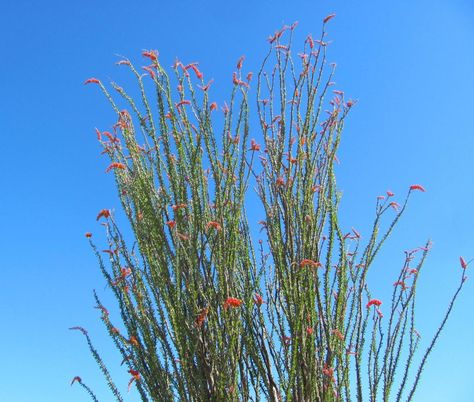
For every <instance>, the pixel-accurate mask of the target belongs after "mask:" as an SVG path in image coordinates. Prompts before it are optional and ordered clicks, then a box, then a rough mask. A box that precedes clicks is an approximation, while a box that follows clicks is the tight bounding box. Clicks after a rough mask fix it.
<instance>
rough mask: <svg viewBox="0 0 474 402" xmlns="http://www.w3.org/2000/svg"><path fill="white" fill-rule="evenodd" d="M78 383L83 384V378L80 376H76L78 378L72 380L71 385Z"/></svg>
mask: <svg viewBox="0 0 474 402" xmlns="http://www.w3.org/2000/svg"><path fill="white" fill-rule="evenodd" d="M76 381H77V382H79V383H81V382H82V380H81V377H79V376H77V375H76V376H75V377H74V378H73V379H72V381H71V385H72V384H74V383H75V382H76Z"/></svg>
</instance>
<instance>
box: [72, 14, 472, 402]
mask: <svg viewBox="0 0 474 402" xmlns="http://www.w3.org/2000/svg"><path fill="white" fill-rule="evenodd" d="M332 17H333V15H330V16H328V17H326V18H325V19H324V21H323V29H322V33H321V35H320V37H319V40H315V39H313V38H312V37H311V36H308V37H307V39H306V41H305V43H304V48H303V49H302V51H301V53H298V58H297V59H296V60H295V59H293V58H292V53H291V48H292V36H293V30H294V28H295V26H296V24H294V25H292V26H289V27H287V26H285V27H284V28H282V29H281V30H279V31H277V32H276V33H275V34H274V35H273V36H271V37H270V38H269V42H270V46H269V52H268V54H267V55H266V57H265V59H264V62H263V64H262V67H261V69H260V71H259V72H258V74H257V77H256V84H255V87H256V98H257V99H256V101H257V102H256V107H255V108H252V107H251V106H250V102H249V96H250V94H251V84H252V83H253V81H252V73H248V74H245V73H244V72H243V61H244V60H243V58H241V59H239V61H238V63H237V66H236V72H235V73H234V74H233V77H232V83H233V85H232V91H231V94H230V99H229V102H228V103H224V104H223V105H221V106H220V107H219V106H218V105H217V104H216V103H215V102H213V101H212V95H211V93H212V88H211V81H209V82H208V81H206V80H204V75H203V73H202V72H201V71H200V70H199V68H198V65H197V64H196V63H191V64H187V65H185V64H184V63H181V62H180V61H176V63H175V64H174V66H173V74H174V76H172V77H170V76H168V74H167V73H166V72H165V70H164V68H163V67H162V65H161V64H160V62H159V57H158V52H157V51H152V50H150V51H145V52H143V56H144V57H145V58H146V59H147V60H148V61H149V63H150V64H149V65H148V66H145V67H143V70H144V71H145V72H146V74H144V75H143V74H142V72H141V70H138V69H137V68H136V67H135V66H134V65H133V64H132V62H131V61H130V60H121V61H119V63H118V64H120V65H124V66H126V67H127V68H128V69H129V70H130V71H131V73H132V74H133V76H134V77H135V78H136V80H137V82H138V88H139V91H140V99H139V100H136V99H133V98H132V97H130V96H129V95H128V93H127V92H126V91H125V90H124V89H123V88H122V87H120V86H118V85H117V84H115V83H112V84H111V86H112V88H113V89H114V90H115V92H116V93H117V96H118V99H120V102H125V103H126V104H127V105H128V106H127V109H125V110H122V109H121V107H119V106H118V104H119V103H118V102H119V101H116V100H115V98H114V97H113V96H112V94H111V92H109V90H108V89H107V88H106V87H105V86H104V85H103V84H102V82H101V81H99V80H97V79H95V78H91V79H88V80H87V81H86V83H87V84H97V85H98V86H99V87H100V89H101V90H102V92H103V93H104V94H105V96H106V97H107V99H108V100H109V101H110V103H111V105H112V107H113V109H114V111H115V112H116V114H117V122H116V123H115V124H114V126H113V132H100V131H99V130H98V131H97V134H98V139H99V141H100V143H101V144H102V146H103V149H104V153H105V154H106V155H107V156H108V157H109V158H110V165H109V167H108V168H107V171H108V172H113V174H114V175H115V179H116V184H117V188H118V194H119V196H120V200H121V204H122V207H123V209H124V211H125V213H126V216H127V217H128V220H129V222H130V225H131V228H132V230H133V233H134V237H135V244H134V245H133V246H129V245H127V244H126V242H125V240H124V238H123V236H122V234H121V232H120V230H119V228H118V226H117V224H116V221H115V220H114V218H113V216H112V214H111V211H110V210H109V209H103V210H101V211H100V212H99V214H98V216H97V220H100V221H103V222H104V224H105V226H106V232H107V239H108V245H107V248H106V249H105V250H103V251H101V250H100V249H102V247H100V248H97V246H96V245H95V244H94V243H93V242H92V239H91V234H90V233H88V234H86V236H87V237H88V238H89V240H90V241H91V245H92V247H93V250H94V251H95V253H96V255H97V258H98V261H99V266H100V269H101V270H102V273H103V275H104V277H105V279H106V281H107V283H108V285H109V287H110V289H111V290H112V292H113V294H114V295H115V298H116V300H117V303H118V308H119V311H120V314H121V317H120V319H119V321H120V325H121V326H123V327H124V328H125V332H123V331H122V332H121V331H119V330H118V329H117V327H116V326H115V325H114V323H113V322H112V319H111V317H110V316H109V312H108V310H107V309H106V307H105V306H104V305H103V304H102V303H101V300H100V299H99V297H98V295H97V294H96V293H94V296H95V300H96V302H97V307H98V308H99V309H100V310H101V314H102V321H103V322H104V324H105V326H106V328H107V330H108V333H109V335H110V337H111V338H112V340H113V342H114V343H115V346H116V347H117V349H118V351H119V353H120V354H121V355H122V357H123V361H124V364H125V365H126V367H127V370H128V373H129V374H130V382H129V388H130V387H131V386H133V385H135V386H136V387H137V389H138V392H139V393H140V396H141V398H142V400H143V401H175V400H180V401H223V400H229V401H266V400H268V401H301V402H302V401H340V400H341V401H342V400H344V401H365V400H367V401H368V400H370V401H376V400H383V401H389V400H394V401H400V400H402V399H403V400H412V397H413V394H414V392H415V389H416V388H417V385H418V383H419V379H420V376H421V372H422V370H423V367H424V366H425V363H426V360H427V357H428V355H429V354H430V352H431V350H432V348H433V346H434V344H435V342H436V341H437V339H438V337H439V334H440V332H441V330H442V329H443V327H444V325H445V323H446V320H447V318H448V316H449V314H450V312H451V309H452V307H453V304H454V302H455V300H456V298H457V296H458V294H459V292H460V290H461V288H462V286H463V284H464V282H465V276H464V270H465V268H466V267H467V263H466V262H465V261H464V260H463V259H461V266H462V269H461V282H460V285H459V288H458V289H457V291H456V292H455V294H454V296H453V297H452V300H451V303H450V304H449V307H448V310H447V312H446V314H445V316H444V318H443V320H442V322H441V325H440V327H439V329H438V331H437V332H436V333H435V335H434V337H433V339H432V341H431V342H430V343H429V344H428V345H427V348H426V350H425V352H424V353H420V354H417V353H416V352H417V351H418V348H419V345H420V339H419V336H418V334H417V331H416V328H415V296H416V289H417V284H418V278H419V276H420V272H421V270H422V266H423V263H424V262H425V259H426V256H427V254H428V251H429V248H430V243H429V242H428V243H427V244H426V245H425V246H424V247H421V248H418V249H414V250H411V251H408V252H406V258H405V264H404V265H403V267H402V269H401V271H400V272H399V273H398V275H397V276H396V277H395V278H394V281H395V283H394V287H393V294H392V297H391V300H384V301H383V311H384V312H385V317H383V314H382V301H381V300H379V299H378V298H374V297H375V296H377V293H376V292H373V291H372V290H370V288H369V285H368V283H367V274H368V272H369V269H370V267H371V265H372V264H373V261H374V259H375V257H376V256H377V254H378V252H379V250H380V249H381V247H382V245H383V243H384V242H385V241H386V240H387V238H388V237H389V236H390V234H391V233H392V231H393V229H394V227H395V225H396V223H397V222H398V220H399V219H400V217H401V215H402V214H403V212H404V211H405V208H406V206H407V203H408V200H409V198H410V196H411V195H412V194H413V193H414V192H417V191H421V192H424V191H425V190H424V188H423V187H422V186H421V185H416V184H415V185H412V186H410V187H409V189H408V192H407V195H406V197H405V199H404V201H403V202H402V203H401V205H399V204H398V203H397V202H395V201H394V194H392V193H391V192H387V194H386V195H385V196H380V197H379V198H378V199H377V203H376V209H375V220H374V222H373V229H372V233H371V234H370V235H369V236H368V240H367V242H366V243H365V244H364V245H363V244H362V242H361V236H360V234H359V233H358V232H357V231H356V230H355V229H352V231H349V232H348V233H347V231H345V230H344V229H343V228H342V227H341V225H340V223H339V221H338V205H339V201H340V193H339V192H338V190H337V187H336V181H335V175H334V161H335V159H336V151H337V149H338V146H339V142H340V140H341V133H342V130H343V125H344V120H345V118H346V116H347V114H348V112H349V111H350V109H351V108H352V106H353V104H354V102H353V101H351V100H347V99H345V97H344V93H343V92H342V91H339V90H337V89H334V86H333V81H332V77H333V74H334V66H333V65H329V64H328V62H327V57H326V51H327V42H326V31H325V28H326V24H327V23H328V21H329V20H330V19H331V18H332ZM252 86H253V85H252ZM150 93H152V95H150ZM326 109H327V110H326ZM254 110H255V111H256V116H257V117H258V120H257V121H259V122H260V124H259V127H251V121H252V120H251V119H250V116H251V113H252V112H253V111H254ZM219 116H220V117H221V118H222V121H223V124H222V127H221V128H220V129H219V130H217V129H216V128H215V127H216V125H217V122H218V121H219ZM259 136H260V140H255V138H259ZM259 142H261V143H262V145H260V144H259ZM252 185H253V186H254V187H255V188H256V193H257V196H255V198H259V199H260V200H261V205H262V211H263V213H264V215H265V217H264V219H262V220H261V221H260V222H258V227H259V228H260V229H261V231H263V232H264V234H265V235H266V236H265V237H266V241H262V240H261V241H259V242H258V243H257V244H254V242H253V240H252V237H251V235H252V233H253V232H255V230H254V227H253V225H252V224H251V223H250V222H249V221H248V220H247V214H246V201H248V199H249V194H250V193H251V192H252V187H253V186H252ZM383 228H385V229H383ZM104 256H105V257H104ZM386 305H387V306H388V307H385V306H386ZM73 329H77V330H79V331H81V332H82V333H83V334H84V335H85V337H86V339H87V342H88V345H89V348H90V350H91V352H92V354H93V356H94V358H95V359H96V361H97V362H98V364H99V367H100V369H101V370H102V372H103V373H104V375H105V378H106V381H107V383H108V385H109V387H110V389H111V391H112V393H113V395H114V397H115V399H116V400H117V401H123V400H124V398H123V396H122V393H121V392H120V391H119V388H121V387H119V386H118V385H116V384H115V383H114V381H113V379H112V378H111V375H110V373H109V371H108V369H107V367H106V365H105V363H104V361H103V360H102V358H101V356H100V355H99V353H98V352H97V350H96V349H95V348H94V346H93V345H92V342H91V339H90V337H89V335H88V333H87V331H86V330H85V329H83V328H82V327H74V328H73ZM73 382H78V383H79V384H80V385H82V386H83V387H84V388H85V389H86V391H87V392H88V393H89V395H90V396H91V397H92V399H93V400H97V397H96V396H95V395H94V393H93V391H92V390H91V389H90V388H89V387H88V386H87V385H86V384H85V383H84V382H83V381H82V379H81V378H80V377H75V378H74V380H73Z"/></svg>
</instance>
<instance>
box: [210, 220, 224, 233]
mask: <svg viewBox="0 0 474 402" xmlns="http://www.w3.org/2000/svg"><path fill="white" fill-rule="evenodd" d="M210 228H213V229H215V230H217V231H219V230H222V226H221V225H220V223H219V222H216V221H210V222H209V223H208V224H207V225H206V230H209V229H210Z"/></svg>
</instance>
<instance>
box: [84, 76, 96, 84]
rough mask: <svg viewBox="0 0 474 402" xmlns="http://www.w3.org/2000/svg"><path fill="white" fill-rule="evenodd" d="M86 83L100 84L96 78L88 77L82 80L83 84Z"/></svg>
mask: <svg viewBox="0 0 474 402" xmlns="http://www.w3.org/2000/svg"><path fill="white" fill-rule="evenodd" d="M87 84H100V81H99V80H98V79H97V78H89V79H87V80H85V81H84V85H87Z"/></svg>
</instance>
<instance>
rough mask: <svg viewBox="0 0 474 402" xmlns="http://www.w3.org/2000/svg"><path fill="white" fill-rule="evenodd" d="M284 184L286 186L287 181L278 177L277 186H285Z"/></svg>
mask: <svg viewBox="0 0 474 402" xmlns="http://www.w3.org/2000/svg"><path fill="white" fill-rule="evenodd" d="M284 184H285V179H283V177H281V176H279V177H277V179H276V185H277V186H283V185H284Z"/></svg>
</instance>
